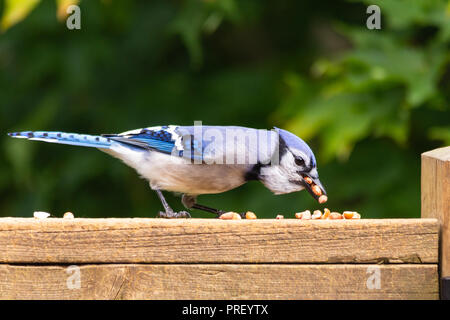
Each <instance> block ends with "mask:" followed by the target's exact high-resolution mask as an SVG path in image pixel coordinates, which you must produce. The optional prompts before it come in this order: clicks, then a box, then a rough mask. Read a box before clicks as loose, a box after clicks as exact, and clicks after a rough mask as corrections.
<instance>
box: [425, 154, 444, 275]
mask: <svg viewBox="0 0 450 320" xmlns="http://www.w3.org/2000/svg"><path fill="white" fill-rule="evenodd" d="M421 179H422V181H421V184H422V192H421V194H422V217H423V218H437V219H438V220H439V222H440V225H441V275H442V276H443V277H448V276H450V147H446V148H440V149H436V150H433V151H429V152H425V153H423V154H422V178H421Z"/></svg>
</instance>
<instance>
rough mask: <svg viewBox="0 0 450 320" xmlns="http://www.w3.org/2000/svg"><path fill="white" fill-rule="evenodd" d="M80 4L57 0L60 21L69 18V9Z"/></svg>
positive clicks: (73, 1) (78, 1)
mask: <svg viewBox="0 0 450 320" xmlns="http://www.w3.org/2000/svg"><path fill="white" fill-rule="evenodd" d="M79 3H80V0H56V5H57V10H56V16H57V17H58V20H59V21H63V20H64V19H65V18H66V17H67V15H68V13H67V8H69V6H71V5H77V4H79Z"/></svg>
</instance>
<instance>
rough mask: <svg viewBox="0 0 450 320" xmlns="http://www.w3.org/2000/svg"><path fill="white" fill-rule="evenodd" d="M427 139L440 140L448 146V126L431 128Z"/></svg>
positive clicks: (449, 143) (449, 128)
mask: <svg viewBox="0 0 450 320" xmlns="http://www.w3.org/2000/svg"><path fill="white" fill-rule="evenodd" d="M429 137H430V138H431V139H434V140H441V141H443V142H444V145H445V146H450V126H448V127H434V128H431V129H430V132H429Z"/></svg>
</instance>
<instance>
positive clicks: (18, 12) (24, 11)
mask: <svg viewBox="0 0 450 320" xmlns="http://www.w3.org/2000/svg"><path fill="white" fill-rule="evenodd" d="M39 2H40V0H5V9H4V12H3V16H2V18H1V29H2V30H3V31H6V29H8V28H10V27H11V26H13V25H15V24H16V23H18V22H20V21H22V20H23V19H24V18H25V17H26V16H27V15H28V14H29V13H30V12H31V11H32V10H33V9H34V7H35V6H36V5H37V4H38V3H39Z"/></svg>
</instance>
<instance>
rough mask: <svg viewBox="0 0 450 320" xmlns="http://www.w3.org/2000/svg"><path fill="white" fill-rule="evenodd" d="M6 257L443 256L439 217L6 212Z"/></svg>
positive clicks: (0, 255) (426, 259)
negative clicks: (280, 217) (302, 217)
mask: <svg viewBox="0 0 450 320" xmlns="http://www.w3.org/2000/svg"><path fill="white" fill-rule="evenodd" d="M0 248H1V250H0V263H71V264H72V263H372V262H375V263H378V262H386V263H437V261H438V222H437V220H436V219H380V220H347V221H345V220H324V221H304V220H303V221H302V220H296V219H284V220H268V219H261V220H231V221H224V220H218V219H176V220H175V219H174V220H167V219H141V218H139V219H138V218H137V219H50V218H49V219H42V220H41V219H34V218H2V219H0Z"/></svg>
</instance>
